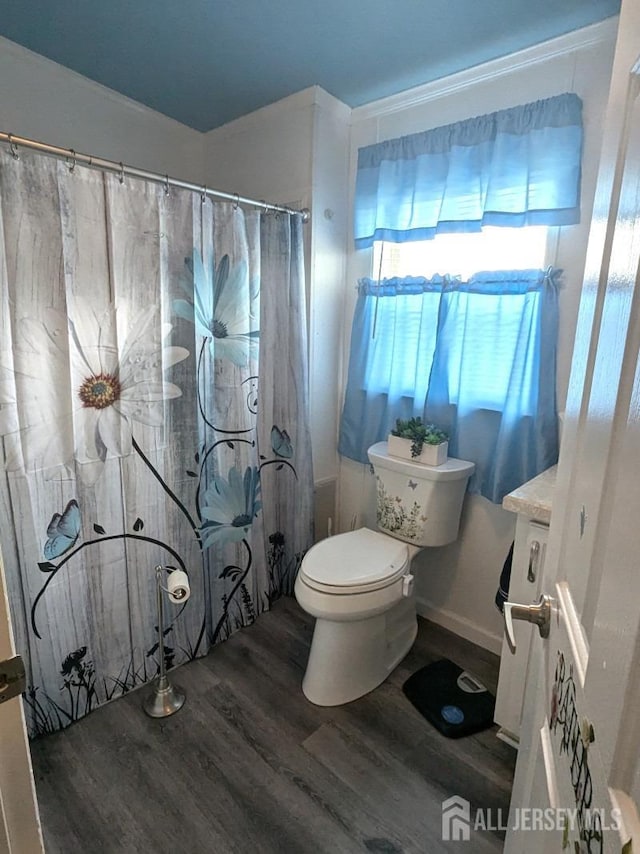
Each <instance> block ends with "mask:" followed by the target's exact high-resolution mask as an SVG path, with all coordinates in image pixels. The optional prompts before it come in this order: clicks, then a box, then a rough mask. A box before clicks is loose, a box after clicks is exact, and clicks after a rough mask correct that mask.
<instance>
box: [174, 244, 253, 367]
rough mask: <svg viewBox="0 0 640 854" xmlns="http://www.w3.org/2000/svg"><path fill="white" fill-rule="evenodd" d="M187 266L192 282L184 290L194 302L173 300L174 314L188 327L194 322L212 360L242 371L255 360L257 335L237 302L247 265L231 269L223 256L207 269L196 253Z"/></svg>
mask: <svg viewBox="0 0 640 854" xmlns="http://www.w3.org/2000/svg"><path fill="white" fill-rule="evenodd" d="M186 264H187V267H188V268H189V271H190V273H191V274H192V276H193V282H189V283H188V284H185V285H184V289H185V291H186V293H187V295H188V296H190V295H191V294H192V293H193V294H194V298H195V302H193V303H192V302H191V301H190V300H188V299H177V300H174V302H173V308H174V311H175V313H176V314H177V315H178V317H182V318H184V319H185V320H188V321H189V322H190V323H193V322H194V320H195V323H196V326H197V328H198V331H199V332H200V334H202V335H203V336H204V337H205V338H206V339H207V340H208V341H209V346H210V348H211V355H212V356H214V357H215V358H219V359H228V360H229V361H230V362H233V363H234V364H235V365H238V366H239V367H245V366H246V365H247V364H248V362H249V359H250V358H252V359H254V358H256V356H257V353H258V337H259V335H260V333H259V332H258V331H257V330H254V331H251V330H248V329H247V325H248V321H249V318H248V317H247V313H246V310H245V307H244V306H243V305H242V300H241V298H240V294H241V293H242V284H243V282H244V281H245V278H246V276H247V269H246V264H243V263H238V264H236V265H235V266H234V267H233V268H232V267H231V265H230V263H229V256H228V255H223V256H222V258H221V259H220V263H219V264H218V266H217V267H216V264H215V260H214V259H212V261H211V267H210V269H209V268H208V267H205V265H204V264H203V261H202V257H201V255H200V253H199V252H198V251H197V250H194V252H193V257H192V259H189V260H187V262H186Z"/></svg>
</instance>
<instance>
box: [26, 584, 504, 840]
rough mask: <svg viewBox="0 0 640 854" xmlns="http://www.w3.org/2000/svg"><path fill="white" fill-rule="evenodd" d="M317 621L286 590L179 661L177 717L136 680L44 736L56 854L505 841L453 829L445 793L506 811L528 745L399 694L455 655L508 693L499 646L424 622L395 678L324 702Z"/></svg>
mask: <svg viewBox="0 0 640 854" xmlns="http://www.w3.org/2000/svg"><path fill="white" fill-rule="evenodd" d="M312 631H313V620H312V619H311V618H309V617H308V616H307V615H306V614H305V613H304V612H302V611H301V610H300V608H299V607H298V605H297V603H296V602H295V600H293V599H285V600H282V601H280V602H278V603H277V604H276V606H275V607H274V609H273V610H272V611H271V612H270V613H268V614H264V615H263V616H261V617H260V618H259V619H258V620H257V622H256V623H255V624H254V625H253V626H251V627H250V628H248V629H245V630H243V631H240V632H238V633H237V634H235V635H234V636H233V637H232V638H231V640H229V641H227V642H226V643H224V644H222V645H220V646H217V647H216V648H215V649H214V650H213V651H212V652H211V653H210V654H209V655H208V656H207V657H206V658H203V659H200V660H198V661H195V662H192V663H191V664H188V665H184V666H183V667H181V668H179V669H178V670H176V671H175V672H174V673H173V674H172V677H171V678H172V680H173V681H174V682H175V683H176V684H179V685H180V686H182V687H183V688H184V689H185V690H186V691H187V702H186V705H185V706H184V708H183V709H182V710H181V711H180V712H179V713H178V714H177V715H175V716H174V717H172V718H167V719H165V720H163V721H155V720H151V719H150V718H148V717H147V716H146V715H144V713H143V712H142V710H141V708H140V702H141V699H142V695H141V692H134V693H132V694H129V695H127V696H126V697H124V698H122V699H120V700H117V701H115V702H113V703H111V704H110V705H108V706H105V707H103V708H101V709H99V710H98V711H96V712H94V713H93V714H92V715H89V717H87V718H85V719H83V720H82V721H80V722H78V723H77V724H74V725H73V726H72V727H70V728H69V729H67V730H65V731H63V732H60V733H57V734H55V735H53V736H49V737H47V738H44V739H41V740H39V741H36V742H34V743H33V744H32V756H33V763H34V772H35V777H36V787H37V791H38V799H39V803H40V811H41V815H42V822H43V828H44V836H45V844H46V851H47V854H76V852H78V854H80V852H81V853H82V854H84V852H105V854H111V852H113V854H125V852H126V854H128V852H142V854H201V853H202V854H205V852H206V854H209V852H211V854H227V852H232V853H233V854H244V852H252V854H254V852H281V853H283V854H297V852H300V854H315V852H331V854H335V852H340V854H341V853H342V852H363V851H365V852H366V851H368V852H379V854H400V853H401V852H404V854H409V852H412V854H413V852H421V854H438V852H443V851H453V850H460V851H463V852H464V851H466V852H467V854H471V851H473V854H482V852H485V851H486V852H499V851H502V847H503V841H502V838H501V836H500V833H499V832H495V833H492V832H489V831H486V832H477V833H474V834H473V841H472V843H471V845H469V843H466V844H465V843H445V842H442V840H441V803H442V801H443V800H444V799H445V798H448V797H449V796H450V795H453V794H458V795H461V796H462V797H464V798H467V799H468V800H469V801H470V802H471V804H472V807H473V806H475V807H483V808H491V809H492V810H493V811H494V812H493V814H494V815H496V810H497V809H502V811H503V814H504V815H505V816H506V814H507V810H508V806H509V797H510V790H511V783H512V779H513V767H514V763H515V751H513V750H512V749H511V748H510V747H508V746H507V745H505V744H504V743H502V742H501V741H499V740H498V739H497V738H496V735H495V729H491V730H486V731H485V732H482V733H479V734H477V735H474V736H468V737H466V738H463V739H459V740H452V739H447V738H444V737H443V736H442V735H440V733H438V732H437V731H436V730H435V729H434V728H433V727H432V726H431V725H430V724H429V723H427V721H425V720H424V718H422V717H421V715H420V714H419V713H418V712H417V711H416V710H415V709H414V708H413V706H412V705H411V704H410V703H409V702H408V701H407V700H406V698H405V697H404V695H403V694H402V691H401V686H402V683H403V682H404V680H405V679H406V678H407V677H408V676H409V675H410V674H411V673H413V672H414V671H415V670H417V669H418V668H419V667H421V666H423V665H424V664H427V663H429V662H430V661H433V660H435V659H437V658H442V657H448V658H451V659H453V660H454V661H456V662H457V663H458V664H459V665H460V666H461V667H465V668H466V669H469V670H471V671H472V672H473V673H475V674H476V675H477V676H478V677H479V678H480V679H481V680H483V681H484V682H485V684H486V685H488V686H489V687H490V688H491V689H492V690H493V691H495V687H496V681H497V673H498V663H499V662H498V658H497V657H496V656H494V655H492V654H491V653H489V652H486V651H485V650H482V649H480V648H479V647H476V646H474V645H473V644H471V643H468V642H467V641H464V640H462V639H461V638H458V637H457V636H455V635H453V634H451V633H450V632H447V631H446V630H444V629H442V628H440V627H438V626H436V625H434V624H432V623H428V622H426V621H424V620H421V621H420V630H419V634H418V639H417V641H416V643H415V645H414V647H413V649H412V650H411V652H410V653H409V655H408V656H407V657H406V658H405V660H404V661H403V662H402V664H401V665H400V666H399V667H398V668H397V669H396V670H395V671H394V673H393V674H392V675H391V677H390V678H389V679H388V680H387V682H385V683H384V684H383V685H381V686H380V687H379V688H377V689H376V690H375V691H373V692H372V693H371V694H369V695H367V696H366V697H363V698H362V699H360V700H357V701H356V702H354V703H349V704H348V705H346V706H341V707H337V708H329V709H324V708H319V707H317V706H314V705H312V704H311V703H309V702H308V701H307V700H306V699H305V698H304V696H303V694H302V691H301V688H300V684H301V680H302V675H303V673H304V668H305V665H306V660H307V654H308V649H309V643H310V641H311V635H312ZM142 690H145V689H142Z"/></svg>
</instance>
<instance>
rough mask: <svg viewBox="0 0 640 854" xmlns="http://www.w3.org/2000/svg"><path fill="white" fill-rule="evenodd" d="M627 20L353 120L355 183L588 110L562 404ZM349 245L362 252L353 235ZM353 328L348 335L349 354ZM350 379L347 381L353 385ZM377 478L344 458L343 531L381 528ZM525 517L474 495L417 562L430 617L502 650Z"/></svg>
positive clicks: (561, 240) (563, 335)
mask: <svg viewBox="0 0 640 854" xmlns="http://www.w3.org/2000/svg"><path fill="white" fill-rule="evenodd" d="M616 26H617V19H610V20H608V21H605V22H603V23H602V24H596V25H594V26H591V27H587V28H585V29H583V30H579V31H577V32H575V33H571V34H569V35H567V36H563V37H560V38H558V39H553V40H551V41H549V42H546V43H544V44H542V45H538V46H536V47H533V48H529V49H527V50H524V51H520V52H518V53H517V54H512V55H511V56H509V57H504V58H502V59H499V60H496V61H493V62H490V63H486V64H484V65H481V66H478V67H476V68H474V69H470V70H469V71H465V72H461V73H459V74H456V75H453V76H451V77H448V78H444V79H443V80H439V81H436V82H435V83H432V84H428V85H426V86H422V87H418V88H416V89H412V90H410V91H408V92H404V93H401V94H400V95H396V96H393V97H391V98H386V99H383V100H381V101H378V102H375V103H372V104H368V105H366V106H364V107H361V108H358V109H356V110H354V111H353V113H352V119H351V120H352V135H351V155H350V170H351V178H350V182H349V185H350V187H351V188H353V186H354V175H355V166H356V158H357V150H358V148H359V147H361V146H364V145H369V144H371V143H374V142H378V141H380V140H384V139H390V138H394V137H399V136H404V135H405V134H410V133H414V132H416V131H423V130H428V129H429V128H433V127H437V126H440V125H444V124H448V123H450V122H455V121H459V120H463V119H466V118H470V117H471V116H475V115H482V114H485V113H490V112H493V111H494V110H500V109H504V108H506V107H511V106H516V105H517V104H523V103H527V102H530V101H535V100H537V99H540V98H547V97H550V96H552V95H556V94H559V93H561V92H565V91H574V92H577V94H578V95H579V96H580V97H581V98H582V100H583V103H584V125H585V146H584V158H583V178H582V218H581V223H580V224H579V225H577V226H572V227H570V228H564V229H559V230H558V231H559V235H558V236H557V241H554V242H553V245H552V246H550V248H549V257H548V262H549V263H552V264H554V266H557V267H560V268H562V269H563V270H564V271H565V274H564V277H563V282H564V286H563V289H562V291H561V294H560V300H559V302H560V333H559V362H558V397H559V403H560V405H561V406H562V404H563V402H564V400H565V397H566V389H567V383H568V376H569V368H570V361H571V350H572V345H573V337H574V332H575V324H576V318H577V308H578V302H579V296H580V288H581V283H582V273H583V269H584V258H585V252H586V244H587V237H588V230H589V222H590V212H591V207H592V204H593V194H594V190H595V178H596V171H597V166H598V159H599V149H600V139H601V131H602V119H603V114H604V107H605V104H606V98H607V92H608V85H609V78H610V71H611V62H612V58H613V49H614V43H615V33H616ZM349 245H350V246H352V245H353V240H352V235H350V236H349ZM370 272H371V255H370V252H368V251H360V252H355V251H354V252H352V253H351V255H350V258H349V262H348V269H347V289H346V300H347V303H346V311H345V313H346V315H347V316H348V317H351V315H352V313H353V305H354V303H355V293H354V292H353V289H352V288H350V287H349V283H353V282H355V281H356V279H357V278H358V277H360V276H362V275H370ZM348 337H349V329H348V328H347V329H346V330H345V343H344V349H345V352H348V343H349V342H348ZM344 381H345V377H344V374H343V385H344ZM373 499H374V492H373V477H372V476H371V474H370V472H369V469H368V467H366V466H361V465H359V464H357V463H353V462H351V461H349V460H342V462H341V470H340V481H339V524H340V530H348V529H349V528H350V527H351V526H352V525H353V523H354V518H355V519H356V523H357V524H361V523H363V522H364V523H365V524H368V525H370V526H371V527H374V526H375V517H374V513H373ZM514 528H515V518H514V517H513V515H512V514H511V513H508V512H506V511H505V510H503V509H502V508H501V507H499V506H496V505H494V504H491V503H490V502H489V501H487V500H486V499H484V498H481V497H478V496H468V497H467V499H466V501H465V508H464V512H463V518H462V526H461V535H460V538H459V540H458V541H457V542H456V543H454V544H452V545H451V546H447V547H443V548H439V549H432V550H426V552H424V553H422V554H421V555H420V556H419V557H418V558H417V561H416V566H417V568H418V582H417V583H418V598H419V603H420V610H421V612H422V613H423V614H425V615H427V616H429V617H431V618H432V619H434V620H436V621H437V622H440V623H442V624H443V625H445V626H447V627H449V628H451V629H453V630H454V631H456V632H458V633H459V634H461V635H463V636H465V637H468V638H469V639H471V640H473V641H475V642H477V643H480V644H482V645H484V646H486V647H487V648H489V649H493V650H494V651H496V652H499V650H500V638H501V636H502V626H501V619H500V615H499V613H498V611H497V610H496V608H495V606H494V604H493V598H494V594H495V590H496V587H497V583H498V578H499V574H500V570H501V568H502V564H503V562H504V559H505V557H506V555H507V552H508V550H509V545H510V543H511V540H512V538H513V533H514Z"/></svg>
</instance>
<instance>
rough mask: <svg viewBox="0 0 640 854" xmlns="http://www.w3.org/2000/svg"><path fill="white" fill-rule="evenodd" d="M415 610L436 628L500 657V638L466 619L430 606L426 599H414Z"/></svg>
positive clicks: (444, 609)
mask: <svg viewBox="0 0 640 854" xmlns="http://www.w3.org/2000/svg"><path fill="white" fill-rule="evenodd" d="M416 610H417V612H418V614H419V615H420V616H421V617H424V618H425V620H431V622H432V623H436V624H437V625H438V626H442V627H443V628H444V629H448V630H449V631H450V632H453V633H454V634H455V635H459V636H460V637H461V638H465V640H468V641H471V642H472V643H475V644H477V645H478V646H481V647H482V648H483V649H488V650H489V652H493V653H495V654H496V655H500V652H501V651H502V637H501V636H499V635H495V634H493V633H492V632H489V631H487V629H485V628H483V627H482V626H479V625H478V624H477V623H473V622H472V621H471V620H468V619H467V618H466V617H461V616H460V615H459V614H454V613H453V611H448V610H447V609H446V608H438V607H436V606H435V605H432V604H431V603H430V602H428V601H427V600H426V599H422V598H420V597H419V598H417V599H416Z"/></svg>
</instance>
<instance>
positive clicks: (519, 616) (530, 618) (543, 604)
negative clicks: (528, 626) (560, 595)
mask: <svg viewBox="0 0 640 854" xmlns="http://www.w3.org/2000/svg"><path fill="white" fill-rule="evenodd" d="M503 614H504V630H505V634H506V636H507V643H508V644H509V649H510V650H511V652H512V653H514V655H515V651H516V639H515V635H514V633H513V621H514V620H525V621H526V622H528V623H534V624H535V625H536V626H537V627H538V631H539V632H540V637H541V638H548V637H549V629H550V628H551V596H548V595H547V594H543V595H542V596H541V597H540V599H539V600H538V602H537V604H536V605H517V604H516V603H515V602H505V603H504V610H503Z"/></svg>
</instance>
